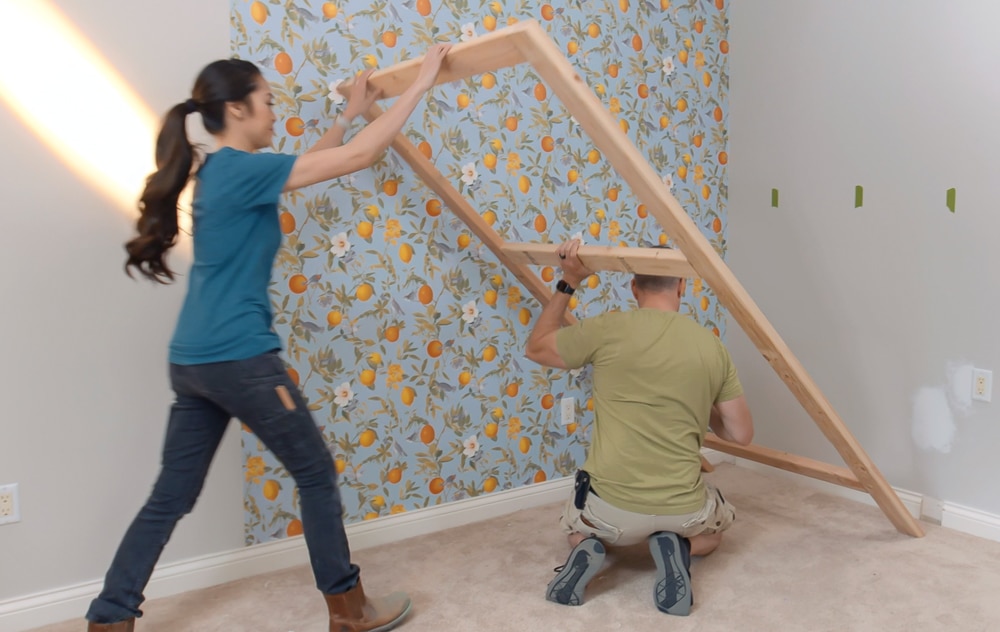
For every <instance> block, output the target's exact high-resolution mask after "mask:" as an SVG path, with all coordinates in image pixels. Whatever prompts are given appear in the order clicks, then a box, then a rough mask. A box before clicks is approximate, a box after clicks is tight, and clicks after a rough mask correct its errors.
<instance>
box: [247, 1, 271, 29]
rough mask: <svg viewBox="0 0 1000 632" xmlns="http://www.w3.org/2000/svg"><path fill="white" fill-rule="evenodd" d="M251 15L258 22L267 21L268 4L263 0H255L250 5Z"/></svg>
mask: <svg viewBox="0 0 1000 632" xmlns="http://www.w3.org/2000/svg"><path fill="white" fill-rule="evenodd" d="M250 17H251V18H252V19H253V21H254V22H256V23H257V24H263V23H264V22H266V21H267V5H265V4H264V3H263V2H259V1H255V2H253V3H252V4H251V5H250Z"/></svg>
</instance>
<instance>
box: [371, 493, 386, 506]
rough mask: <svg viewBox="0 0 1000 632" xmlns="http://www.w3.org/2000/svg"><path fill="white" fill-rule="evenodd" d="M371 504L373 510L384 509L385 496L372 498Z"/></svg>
mask: <svg viewBox="0 0 1000 632" xmlns="http://www.w3.org/2000/svg"><path fill="white" fill-rule="evenodd" d="M371 503H372V507H374V508H375V509H381V508H382V507H385V496H373V497H372V500H371Z"/></svg>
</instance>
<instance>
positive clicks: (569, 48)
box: [566, 40, 580, 55]
mask: <svg viewBox="0 0 1000 632" xmlns="http://www.w3.org/2000/svg"><path fill="white" fill-rule="evenodd" d="M578 50H580V45H579V44H577V43H576V40H570V42H569V44H566V52H567V53H569V54H570V55H575V54H576V51H578Z"/></svg>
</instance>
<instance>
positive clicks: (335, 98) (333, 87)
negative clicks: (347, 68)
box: [328, 79, 347, 105]
mask: <svg viewBox="0 0 1000 632" xmlns="http://www.w3.org/2000/svg"><path fill="white" fill-rule="evenodd" d="M345 81H347V80H346V79H340V80H338V81H334V82H332V83H330V94H329V95H328V98H329V99H330V101H331V102H332V103H333V104H334V105H340V104H341V103H343V102H344V101H345V99H344V95H342V94H340V93H339V92H337V88H339V87H340V86H341V84H343V83H344V82H345Z"/></svg>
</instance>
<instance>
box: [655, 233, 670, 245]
mask: <svg viewBox="0 0 1000 632" xmlns="http://www.w3.org/2000/svg"><path fill="white" fill-rule="evenodd" d="M657 241H658V242H659V244H660V245H661V246H666V245H667V241H668V239H667V234H666V233H660V236H659V238H658V239H657Z"/></svg>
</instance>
